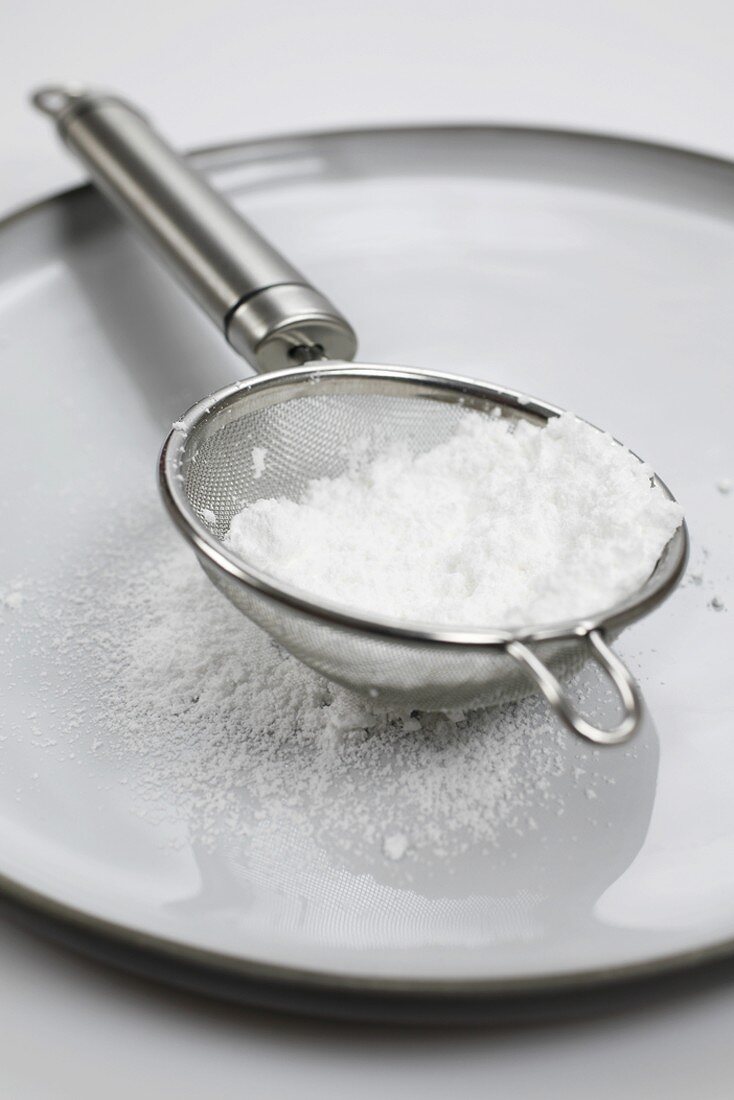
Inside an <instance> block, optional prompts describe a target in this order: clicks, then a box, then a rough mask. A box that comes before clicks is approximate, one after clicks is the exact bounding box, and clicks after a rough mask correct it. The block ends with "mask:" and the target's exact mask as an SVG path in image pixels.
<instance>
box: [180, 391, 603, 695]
mask: <svg viewBox="0 0 734 1100" xmlns="http://www.w3.org/2000/svg"><path fill="white" fill-rule="evenodd" d="M372 384H373V386H374V385H376V383H375V382H374V381H373V383H372ZM332 387H333V384H332ZM364 388H365V384H364V383H362V385H361V386H360V385H355V386H352V387H351V388H350V387H348V386H346V385H343V386H342V387H333V388H332V389H331V392H329V389H330V388H329V386H328V385H326V386H324V385H322V384H319V383H318V381H317V383H316V384H314V385H309V384H304V383H301V384H300V385H298V386H294V387H293V389H292V391H285V392H283V391H282V390H277V389H275V388H274V390H273V392H269V391H268V389H267V388H264V389H263V390H260V391H259V392H257V393H256V394H250V393H249V392H247V391H245V392H244V393H242V394H238V395H236V396H235V398H234V399H233V400H232V401H230V402H229V404H226V405H225V406H224V407H222V408H220V409H218V410H217V411H216V412H215V413H213V414H211V415H208V416H206V417H204V418H203V419H202V420H200V421H199V422H198V423H197V425H196V426H195V427H194V428H193V429H192V431H191V433H190V436H189V438H188V439H187V443H186V447H185V451H184V455H183V461H182V465H181V472H182V476H183V484H184V489H185V493H186V496H187V498H188V501H189V503H190V505H191V506H192V507H193V509H194V511H195V512H196V513H197V514H198V515H199V516H200V517H202V518H203V519H205V520H206V521H208V523H209V526H210V529H211V530H212V532H213V533H214V534H216V536H217V537H218V538H220V539H222V538H223V537H224V536H225V534H226V532H227V530H228V528H229V524H230V521H231V519H232V517H233V515H235V514H236V513H237V512H239V511H241V509H242V508H244V507H245V506H247V505H248V504H251V503H253V502H254V501H256V500H259V499H262V498H268V497H288V498H290V499H294V500H295V499H297V498H298V497H299V496H300V494H301V493H302V492H303V490H304V488H305V486H306V484H307V482H308V481H309V480H311V479H312V478H316V477H334V476H335V475H338V474H339V473H341V472H343V471H344V470H345V468H346V466H347V462H348V459H347V457H346V456H347V454H348V452H349V448H350V445H351V444H353V442H354V440H355V439H360V438H365V437H367V438H368V439H369V442H370V445H371V447H374V448H375V449H378V448H379V447H380V446H381V444H384V443H386V442H388V441H391V440H396V439H400V440H402V441H407V442H408V444H409V446H410V447H411V448H412V449H413V450H414V451H415V452H420V451H423V450H427V449H429V448H431V447H434V446H436V444H437V443H439V442H441V441H442V440H444V439H446V438H447V437H448V436H450V435H451V434H452V432H453V431H454V430H455V427H456V424H457V420H458V418H459V417H461V415H462V414H463V408H464V404H465V400H464V398H461V399H460V400H458V399H457V398H458V394H453V395H452V394H450V393H447V392H445V391H442V392H440V393H439V394H435V393H432V392H430V391H429V390H428V389H427V388H426V390H425V391H424V392H419V393H417V394H416V393H414V392H412V391H410V390H408V387H404V388H405V390H406V396H402V395H401V394H400V393H399V392H396V390H397V385H396V383H390V384H387V385H384V384H383V387H382V390H384V389H387V390H389V391H392V392H382V390H381V391H380V392H364ZM324 390H326V392H324ZM466 403H467V404H471V406H472V407H474V408H483V409H484V410H485V411H487V412H489V411H491V409H492V408H493V405H492V404H491V403H489V402H488V401H486V400H485V401H483V402H480V401H476V400H472V401H468V402H466ZM504 411H505V415H508V413H509V415H514V416H516V415H517V413H516V412H514V411H512V412H509V411H508V410H504ZM531 418H532V419H534V420H538V419H539V418H538V417H537V416H532V417H531ZM254 448H263V449H264V450H265V451H266V452H267V453H266V457H265V463H264V468H263V470H262V473H261V474H260V476H259V477H258V476H256V472H257V464H256V463H255V462H254V461H253V449H254ZM210 513H213V514H214V516H215V517H216V522H215V523H212V522H211V516H210ZM202 564H203V565H204V567H205V569H206V571H207V573H208V574H209V576H210V578H211V580H212V581H213V582H214V583H215V584H216V585H217V587H218V588H220V589H221V590H222V591H223V592H224V593H225V595H226V596H227V597H228V598H229V599H230V600H231V601H232V602H233V603H234V604H235V605H236V606H237V607H238V608H239V609H240V610H241V611H243V612H244V613H245V614H246V615H248V616H249V617H250V618H251V619H253V620H254V621H255V622H256V623H258V624H259V625H260V626H261V627H263V629H265V630H267V631H268V633H270V634H271V635H272V636H273V637H274V638H275V639H276V640H277V641H278V642H280V643H281V644H282V645H284V646H285V647H286V648H287V649H288V650H290V651H291V652H292V653H294V654H295V655H296V656H297V657H299V658H300V659H301V660H302V661H304V662H305V663H306V664H308V665H310V666H311V667H312V668H315V669H316V670H317V671H319V672H321V673H323V674H324V675H326V676H327V677H328V678H329V679H332V680H336V681H338V682H340V683H343V684H345V685H347V686H349V687H351V688H353V689H355V690H356V691H359V692H361V693H367V694H369V695H371V696H373V697H374V696H375V695H377V696H378V697H379V698H380V699H381V700H383V701H386V702H390V703H393V704H396V705H400V706H408V707H415V708H420V709H440V708H451V707H465V706H471V705H480V704H481V705H491V704H494V703H500V702H505V701H507V700H509V699H513V698H518V697H520V696H521V695H523V694H526V693H527V692H528V691H531V690H533V684H532V682H531V681H530V680H529V679H528V677H527V675H526V674H525V673H524V672H523V671H522V670H521V669H520V668H519V666H518V664H517V663H516V662H515V661H514V660H513V659H512V658H511V657H509V656H508V655H507V654H506V653H505V652H504V650H503V648H502V647H501V646H492V647H485V648H483V649H477V648H476V647H472V646H467V645H463V646H457V645H448V644H435V643H427V642H425V643H416V642H412V641H410V642H406V641H404V640H401V639H393V638H386V637H380V636H375V635H374V634H370V633H368V632H365V631H364V630H356V629H354V628H351V627H347V626H344V625H339V624H335V623H333V622H330V621H327V620H325V619H323V618H320V617H318V616H315V615H312V614H309V613H306V612H304V611H303V610H301V609H294V608H292V607H289V606H287V605H286V604H284V603H281V602H280V601H278V600H276V599H273V598H272V597H270V596H268V595H266V594H264V593H262V592H261V591H258V590H257V589H256V588H253V587H252V586H250V585H248V584H246V583H244V582H243V581H242V580H239V579H237V578H235V577H232V576H230V575H229V574H227V573H226V572H225V571H223V570H221V569H219V568H217V567H216V566H215V565H213V564H212V563H211V562H209V561H208V560H207V559H206V558H205V557H202ZM246 564H247V563H245V565H246ZM272 580H273V583H275V584H277V578H275V577H274V578H272ZM535 648H536V651H537V653H538V656H540V657H541V658H542V659H543V660H545V661H546V663H547V664H549V665H550V667H551V668H552V669H553V671H555V672H556V674H557V675H566V674H568V673H569V672H571V671H573V670H574V669H575V668H577V667H579V666H580V664H581V663H583V660H584V659H585V657H586V656H587V650H586V647H585V644H584V643H583V642H581V641H579V640H578V639H568V638H566V639H562V640H555V641H552V642H545V643H542V644H540V645H538V646H536V647H535Z"/></svg>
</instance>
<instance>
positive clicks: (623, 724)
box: [506, 630, 642, 745]
mask: <svg viewBox="0 0 734 1100" xmlns="http://www.w3.org/2000/svg"><path fill="white" fill-rule="evenodd" d="M580 633H581V636H582V637H584V638H586V640H587V641H588V642H589V645H590V646H591V649H592V651H593V656H594V657H595V659H596V660H597V662H598V663H599V664H600V665H601V667H602V668H603V669H604V671H605V672H606V673H607V675H608V676H609V678H610V679H611V681H612V683H613V684H614V686H615V687H616V689H617V691H618V692H619V697H620V699H621V701H622V706H623V708H624V717H623V718H622V720H621V721H620V722H619V723H618V725H616V726H614V727H613V728H612V729H609V730H604V729H599V727H598V726H594V725H592V723H591V722H588V721H587V720H586V719H585V718H583V717H582V716H581V715H580V714H579V712H578V711H577V710H576V707H575V706H574V705H573V703H572V702H571V700H570V699H569V697H568V694H567V692H566V691H565V689H564V688H563V686H562V684H561V683H560V682H559V680H558V679H557V677H556V676H554V675H553V673H552V672H551V670H550V669H549V668H548V666H547V665H545V664H544V663H543V661H541V660H540V658H539V657H538V656H537V654H536V653H534V652H533V651H532V649H530V648H529V646H526V645H525V644H524V643H523V642H509V643H508V644H507V647H506V649H507V653H509V655H510V656H511V657H514V658H515V660H516V661H518V662H519V663H520V664H521V665H523V667H524V668H525V669H526V670H527V671H528V672H529V673H530V675H531V676H532V678H533V679H534V680H535V682H536V684H537V685H538V687H539V688H540V690H541V691H542V692H543V695H545V697H546V699H547V700H548V702H549V704H550V706H551V708H552V709H553V711H554V713H555V714H556V715H557V716H558V717H559V718H560V719H561V721H562V722H563V723H564V724H565V725H566V726H567V727H568V728H569V729H570V730H571V731H572V733H577V734H578V735H579V737H583V738H585V739H586V740H587V741H593V742H594V743H595V744H597V745H620V744H622V742H624V741H627V740H629V738H630V737H631V736H632V734H633V733H634V732H635V730H636V729H637V727H638V725H639V724H640V717H641V714H642V702H641V699H640V692H639V688H638V687H637V684H636V683H635V681H634V678H633V676H632V673H631V672H630V671H629V669H628V668H627V667H626V665H624V664H623V663H622V661H621V660H620V659H619V657H618V656H617V654H616V653H615V652H614V651H613V650H612V649H610V648H609V646H608V645H607V643H606V641H605V640H604V636H603V634H602V633H601V631H600V630H590V631H588V632H586V631H583V632H580Z"/></svg>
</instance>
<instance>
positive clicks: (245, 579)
mask: <svg viewBox="0 0 734 1100" xmlns="http://www.w3.org/2000/svg"><path fill="white" fill-rule="evenodd" d="M378 384H380V385H381V387H384V386H387V387H388V388H392V389H394V391H395V392H396V393H399V392H400V390H401V388H403V387H406V388H407V393H405V396H406V397H408V396H410V397H413V398H415V397H419V398H425V399H428V400H444V401H446V400H452V401H461V402H462V403H464V404H465V405H467V407H469V408H471V407H475V408H476V407H489V406H501V407H503V408H507V409H510V410H512V411H513V412H514V413H515V414H516V415H518V416H521V417H524V418H526V419H536V420H538V419H539V420H542V421H548V420H550V419H551V418H552V417H554V416H559V415H560V414H561V412H562V411H563V410H562V409H561V408H559V407H558V406H556V405H551V404H550V403H548V402H545V401H541V400H539V399H538V398H534V397H530V396H528V395H525V394H523V393H520V392H519V391H516V390H511V389H507V388H505V387H500V386H496V385H494V384H492V383H489V382H480V381H477V380H476V379H472V378H468V377H465V376H463V375H455V374H450V373H446V372H442V371H424V370H415V369H412V368H410V367H403V366H386V365H383V364H380V365H377V364H366V363H360V364H359V365H354V364H352V363H344V364H340V363H334V362H332V361H330V362H329V364H328V365H325V364H323V363H321V364H318V365H315V366H314V365H310V366H305V367H294V368H291V369H288V370H282V371H277V372H275V371H274V372H271V373H268V374H264V375H258V376H256V377H252V378H246V379H243V380H241V381H238V382H235V383H232V384H230V385H228V386H225V387H223V388H222V389H220V390H217V391H215V392H214V393H212V394H210V395H209V396H207V397H205V398H202V399H201V400H200V401H197V402H196V404H194V405H192V406H191V408H190V409H188V411H187V412H186V413H184V415H183V416H182V417H181V418H180V420H179V421H177V425H178V426H175V427H173V428H172V429H171V431H170V432H169V434H168V436H167V437H166V439H165V441H164V444H163V447H162V449H161V453H160V459H159V464H158V476H159V488H160V491H161V494H162V497H163V502H164V504H165V506H166V509H167V511H168V513H169V515H170V516H171V519H172V520H173V522H174V524H175V526H176V527H177V529H178V530H179V532H180V533H181V534H182V535H183V536H184V538H185V539H186V540H187V542H189V543H190V545H191V546H192V547H193V549H194V551H195V552H196V554H197V555H198V556H199V557H200V558H203V559H205V560H206V562H207V563H208V564H209V565H211V566H213V567H214V568H215V569H217V570H220V571H222V572H224V573H226V574H227V575H228V577H229V578H231V579H232V580H234V581H236V582H237V583H239V584H243V585H245V586H247V587H249V588H252V589H254V590H256V591H257V592H258V593H259V594H260V595H263V596H266V597H268V598H269V599H271V600H273V601H275V602H276V603H279V604H282V605H284V606H286V607H288V608H289V609H292V610H296V611H299V612H300V613H301V614H305V615H309V616H311V617H312V618H315V619H317V620H319V621H321V622H327V623H330V624H332V625H334V626H338V627H341V628H343V629H350V630H357V631H360V632H362V633H365V634H368V635H371V636H373V637H378V638H389V639H397V640H400V641H404V642H411V643H419V644H422V645H428V646H432V645H435V646H457V647H458V646H473V647H481V648H485V647H486V648H492V647H501V648H502V649H506V648H507V647H508V645H511V644H512V643H517V644H518V645H521V646H524V645H529V644H533V643H538V642H544V641H551V640H562V639H572V638H574V637H575V638H580V639H584V638H587V637H589V636H590V635H593V634H594V633H596V632H618V631H619V630H621V629H622V628H623V627H625V626H627V625H629V623H631V622H634V621H636V620H637V619H639V618H642V617H643V616H644V615H646V614H648V613H649V612H650V611H652V610H653V609H654V608H655V607H657V606H658V605H659V604H660V603H661V602H662V601H663V600H664V599H666V598H667V596H669V595H670V593H671V592H672V591H673V590H674V588H675V587H676V585H677V584H678V582H679V581H680V578H681V577H682V575H683V572H684V570H685V566H686V562H687V560H688V552H689V536H688V528H687V525H686V523H685V521H683V522H682V523H681V525H680V527H679V528H678V530H677V531H676V532H675V534H674V535H673V537H672V538H671V539H670V541H669V542H668V544H667V545H666V547H665V548H664V550H663V552H662V554H661V556H660V558H659V559H658V562H657V564H656V566H655V569H654V570H653V572H652V573H651V574H650V576H649V577H648V578H647V580H646V581H645V582H644V583H643V584H642V585H641V586H640V587H639V588H638V589H636V590H635V592H633V593H631V594H630V595H629V596H627V597H625V598H624V599H622V600H620V601H618V602H617V603H616V604H614V605H612V606H610V607H608V608H605V609H602V610H600V611H598V612H595V613H594V614H592V615H589V616H585V617H584V618H579V619H571V620H565V621H562V622H558V623H550V624H529V625H526V626H523V627H520V628H515V629H507V628H500V627H493V626H486V627H477V626H468V625H467V626H463V625H457V626H455V627H450V628H447V627H445V626H441V625H439V624H436V623H425V622H420V621H416V622H413V621H409V622H407V621H403V620H397V619H390V618H389V617H380V618H377V617H375V616H370V615H367V614H364V615H362V614H356V613H355V612H354V610H350V609H349V607H348V606H347V605H343V604H339V603H338V602H333V601H328V600H323V601H319V602H315V601H314V600H313V599H311V598H309V594H308V593H307V592H305V591H304V590H302V589H299V588H296V587H294V586H290V585H287V584H282V583H279V582H277V581H276V580H275V578H273V577H271V576H270V575H269V574H266V573H264V572H262V571H260V570H258V569H256V568H254V567H253V566H250V565H248V564H246V563H245V562H244V561H243V560H242V559H241V558H239V557H237V556H236V555H235V554H233V553H232V552H231V551H229V550H228V549H227V547H225V545H224V544H223V543H222V542H221V541H220V539H218V538H217V537H216V536H215V535H213V534H212V532H211V531H210V530H209V529H208V527H207V526H206V524H205V523H204V522H203V521H202V519H201V518H200V516H199V515H198V514H197V513H196V511H195V510H194V508H193V507H192V506H191V504H190V502H189V500H188V498H187V496H186V493H185V491H184V481H183V475H182V472H181V471H182V468H183V466H184V464H185V460H186V457H187V451H188V448H189V446H190V445H191V441H192V439H194V438H195V436H196V433H197V430H198V429H200V428H201V427H202V426H203V425H204V424H205V423H206V422H207V421H209V420H211V419H213V418H215V417H216V418H219V417H221V416H222V414H223V413H224V412H225V410H227V409H229V408H232V407H233V406H234V405H235V404H236V403H238V402H239V401H241V400H244V399H246V398H247V397H248V396H250V397H252V396H253V395H254V396H255V397H256V398H257V397H261V398H265V399H267V397H268V396H272V395H273V394H277V395H278V396H277V397H275V398H274V400H278V401H280V400H292V399H294V398H296V397H298V396H302V391H303V388H304V385H308V387H309V393H310V394H311V395H314V394H315V393H316V392H317V390H320V391H321V392H337V391H345V390H347V391H348V390H351V391H352V392H359V389H360V387H363V390H362V392H365V390H364V387H366V388H367V390H369V389H371V388H376V387H377V385H378ZM289 389H290V390H291V391H292V392H291V393H290V394H289V392H288V391H289ZM298 391H301V393H300V394H299V392H298ZM380 392H384V389H381V391H380ZM457 394H458V396H457ZM267 403H268V404H269V403H271V402H270V401H267ZM585 422H586V423H589V421H585ZM590 426H591V427H593V428H594V429H595V430H596V431H602V429H601V428H598V427H597V426H596V425H594V424H591V425H590ZM604 434H607V433H604ZM616 442H619V440H616ZM620 445H621V446H624V444H620ZM626 449H627V450H629V448H626ZM630 453H632V454H635V457H636V458H638V460H639V461H641V462H642V461H643V460H642V459H641V458H640V456H639V455H637V454H636V453H635V452H634V451H631V452H630ZM652 477H653V481H654V483H655V484H656V485H657V486H658V487H659V488H660V489H661V491H662V492H663V493H664V494H665V495H666V497H668V499H669V500H673V501H674V500H675V497H674V496H673V494H672V493H671V491H670V489H669V488H668V486H667V485H666V484H665V482H664V481H663V480H662V479H661V478H660V477H658V475H657V474H656V473H653V475H652Z"/></svg>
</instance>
